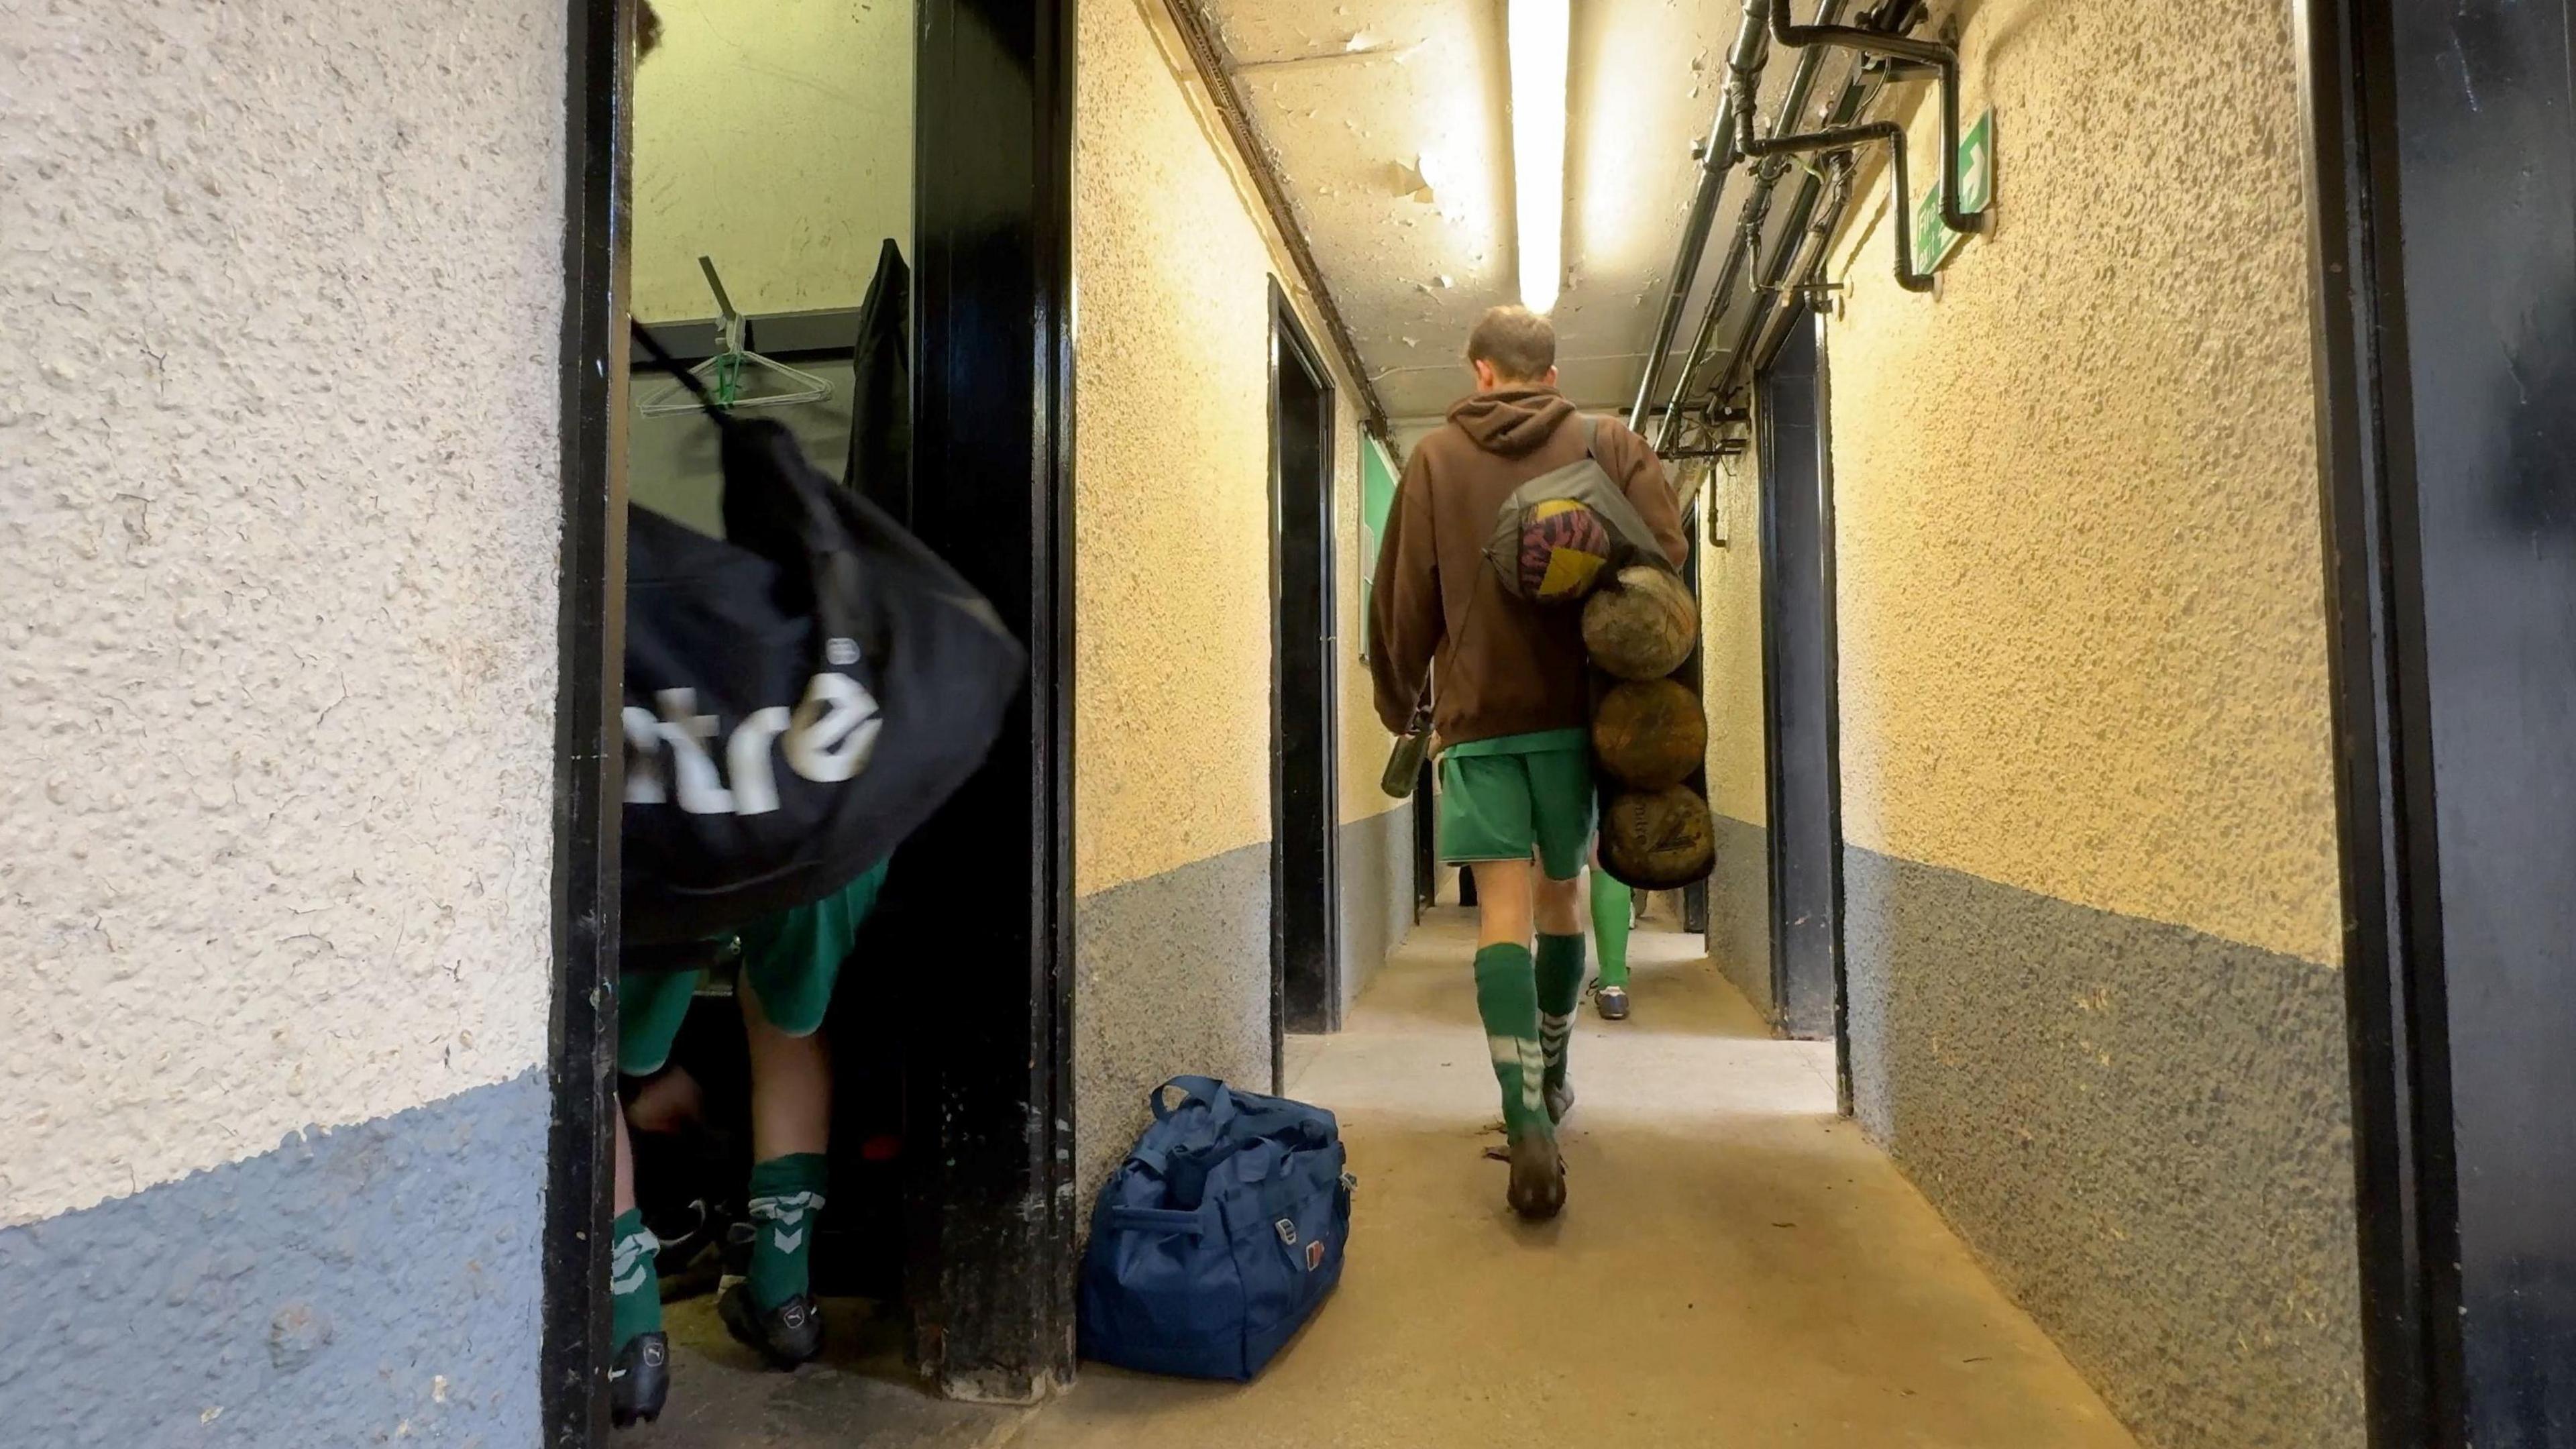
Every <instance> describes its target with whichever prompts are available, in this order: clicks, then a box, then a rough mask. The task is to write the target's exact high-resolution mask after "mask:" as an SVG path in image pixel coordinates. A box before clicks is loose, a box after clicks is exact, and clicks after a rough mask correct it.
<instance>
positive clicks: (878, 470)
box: [841, 237, 912, 518]
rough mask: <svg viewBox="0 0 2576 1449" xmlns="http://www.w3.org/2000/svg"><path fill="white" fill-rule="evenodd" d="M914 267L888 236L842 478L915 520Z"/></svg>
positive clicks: (860, 345)
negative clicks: (913, 439)
mask: <svg viewBox="0 0 2576 1449" xmlns="http://www.w3.org/2000/svg"><path fill="white" fill-rule="evenodd" d="M911 321H912V268H910V267H908V266H906V265H905V264H904V260H903V250H902V248H900V247H897V246H896V245H895V244H894V238H892V237H888V238H886V243H885V247H884V249H883V250H881V251H880V252H878V254H877V274H876V277H875V278H874V279H873V280H871V281H870V282H869V283H868V299H867V301H866V302H865V303H864V304H862V305H861V306H860V308H859V337H858V341H857V343H856V344H855V345H854V346H853V348H852V349H851V353H850V462H849V467H848V469H847V470H846V471H844V472H843V473H842V475H841V481H842V482H844V483H847V484H849V485H850V486H851V487H853V488H856V489H857V490H859V492H860V494H861V495H862V496H864V497H865V498H866V499H867V500H868V501H869V502H870V503H873V504H875V505H876V506H877V507H879V508H882V509H884V510H885V511H886V512H888V513H891V514H893V515H894V516H895V517H897V518H910V517H911V516H912V348H911V344H910V342H909V341H908V338H909V336H910V334H909V331H908V329H909V327H910V325H911Z"/></svg>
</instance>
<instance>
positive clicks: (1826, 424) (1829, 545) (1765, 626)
mask: <svg viewBox="0 0 2576 1449" xmlns="http://www.w3.org/2000/svg"><path fill="white" fill-rule="evenodd" d="M1801 325H1803V326H1805V327H1807V328H1809V329H1810V332H1811V335H1812V336H1813V337H1814V339H1815V348H1816V377H1815V388H1814V391H1815V413H1816V459H1815V467H1816V489H1817V505H1816V507H1817V518H1816V535H1817V555H1818V557H1817V579H1818V585H1819V590H1820V593H1821V595H1822V597H1821V599H1820V600H1819V603H1820V606H1821V608H1822V610H1823V618H1822V619H1821V620H1819V621H1818V628H1819V632H1820V636H1821V645H1822V648H1823V650H1824V655H1825V660H1824V662H1825V672H1826V681H1827V683H1826V693H1827V700H1826V707H1825V709H1824V710H1823V711H1822V718H1821V720H1820V726H1821V728H1822V729H1823V731H1824V739H1823V741H1822V742H1821V743H1822V749H1823V753H1824V761H1825V771H1826V775H1827V784H1826V790H1825V823H1826V828H1827V830H1828V832H1829V833H1830V835H1831V837H1832V847H1833V848H1832V850H1831V851H1830V852H1829V855H1828V859H1827V862H1826V871H1827V877H1828V880H1827V887H1826V889H1827V891H1828V893H1829V895H1830V898H1831V900H1832V902H1833V913H1834V919H1833V925H1832V930H1831V932H1830V933H1829V935H1830V940H1829V945H1830V947H1831V967H1832V982H1833V992H1834V1000H1833V1006H1832V1011H1833V1016H1832V1031H1833V1041H1834V1058H1835V1062H1836V1071H1837V1073H1838V1075H1839V1076H1840V1077H1841V1078H1842V1079H1843V1085H1844V1090H1843V1094H1842V1096H1843V1103H1844V1106H1845V1108H1846V1110H1848V1108H1849V1105H1850V1091H1849V1076H1850V1070H1851V1044H1850V1041H1849V1035H1850V1033H1849V1030H1848V1022H1847V1020H1846V1015H1845V1013H1846V1004H1845V1003H1846V1002H1847V1000H1848V998H1849V996H1850V991H1849V990H1848V985H1847V982H1846V980H1845V975H1846V971H1847V962H1846V959H1845V951H1844V942H1843V805H1842V690H1841V687H1840V684H1839V677H1840V674H1841V670H1842V644H1841V632H1840V628H1839V626H1838V622H1837V616H1838V612H1839V610H1838V605H1837V600H1836V593H1837V590H1836V586H1835V564H1834V554H1835V550H1834V473H1833V448H1832V444H1831V441H1830V439H1831V437H1832V412H1831V409H1832V390H1831V386H1830V382H1829V367H1828V364H1827V352H1826V336H1825V322H1824V318H1823V317H1821V316H1818V315H1815V314H1813V313H1812V312H1811V313H1809V314H1808V316H1807V317H1806V318H1805V319H1804V320H1803V322H1793V323H1792V324H1791V325H1790V326H1789V327H1786V328H1783V329H1781V333H1780V339H1779V341H1777V342H1775V343H1774V344H1773V345H1772V347H1771V350H1770V352H1769V353H1768V354H1767V355H1765V356H1764V357H1762V358H1760V359H1759V360H1758V361H1757V363H1756V365H1755V368H1754V389H1755V398H1756V404H1757V405H1756V407H1755V410H1754V418H1755V433H1756V437H1755V446H1756V447H1757V448H1758V449H1759V457H1760V464H1759V470H1760V472H1759V476H1760V479H1761V517H1760V523H1759V533H1760V549H1761V556H1762V674H1763V689H1762V759H1763V796H1764V809H1765V811H1766V812H1767V813H1768V816H1769V819H1770V826H1769V829H1768V830H1767V831H1766V832H1765V834H1766V836H1767V837H1768V839H1767V845H1768V859H1767V860H1766V865H1767V867H1768V875H1769V879H1768V881H1767V882H1766V888H1765V894H1766V895H1767V897H1768V901H1769V909H1770V915H1771V929H1770V936H1771V1006H1772V1013H1771V1014H1772V1025H1773V1026H1774V1027H1781V1028H1785V1027H1786V1025H1787V1023H1788V1020H1789V993H1790V983H1789V958H1788V950H1789V926H1790V922H1789V920H1788V903H1787V901H1786V900H1785V899H1784V897H1783V895H1782V890H1781V882H1782V879H1783V871H1782V868H1781V851H1782V843H1781V842H1782V830H1781V822H1782V820H1783V818H1784V816H1785V813H1786V812H1785V811H1784V808H1783V805H1782V788H1783V786H1782V775H1783V766H1782V764H1781V758H1782V751H1781V724H1780V707H1781V689H1780V675H1781V670H1782V663H1781V658H1782V654H1781V651H1782V648H1783V644H1782V641H1781V637H1780V619H1779V610H1780V600H1779V597H1778V592H1777V590H1778V583H1777V579H1778V576H1779V570H1778V568H1777V566H1776V561H1777V560H1778V558H1779V556H1780V540H1779V537H1778V531H1777V530H1778V505H1779V492H1778V482H1777V479H1778V473H1777V471H1776V469H1775V468H1774V466H1773V460H1774V457H1775V444H1774V434H1773V431H1772V426H1771V414H1772V409H1771V408H1770V406H1769V405H1768V403H1767V394H1768V392H1769V390H1770V387H1771V383H1770V376H1771V365H1772V363H1773V362H1774V361H1775V360H1777V358H1778V356H1779V354H1780V350H1781V348H1782V347H1785V346H1786V345H1787V343H1788V339H1789V336H1790V334H1791V332H1792V331H1794V329H1795V328H1796V327H1798V326H1801Z"/></svg>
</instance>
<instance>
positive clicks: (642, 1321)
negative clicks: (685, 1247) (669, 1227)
mask: <svg viewBox="0 0 2576 1449" xmlns="http://www.w3.org/2000/svg"><path fill="white" fill-rule="evenodd" d="M660 1251H662V1244H661V1242H660V1241H659V1240H657V1239H656V1238H655V1237H654V1236H653V1232H652V1230H651V1229H650V1228H647V1227H645V1226H644V1213H643V1211H642V1210H641V1209H638V1208H628V1209H627V1210H626V1211H624V1212H622V1213H619V1214H618V1215H617V1221H615V1222H613V1223H611V1224H609V1225H608V1340H609V1350H608V1351H609V1354H610V1355H611V1356H612V1357H614V1356H615V1355H617V1354H621V1353H624V1352H625V1351H626V1345H628V1344H630V1343H633V1342H634V1341H635V1340H637V1339H639V1338H641V1337H643V1336H644V1335H645V1334H648V1333H658V1332H660V1331H661V1328H662V1280H661V1277H660V1276H659V1275H658V1274H657V1273H656V1272H655V1271H654V1268H653V1255H654V1254H656V1253H659V1252H660Z"/></svg>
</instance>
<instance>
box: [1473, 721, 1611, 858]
mask: <svg viewBox="0 0 2576 1449" xmlns="http://www.w3.org/2000/svg"><path fill="white" fill-rule="evenodd" d="M1533 852H1535V853H1536V854H1537V856H1538V859H1539V866H1540V868H1541V869H1543V870H1545V871H1546V872H1547V876H1548V879H1550V880H1572V879H1573V878H1574V877H1575V876H1576V875H1578V874H1580V873H1581V872H1582V870H1583V865H1584V862H1585V861H1586V860H1587V859H1589V858H1590V857H1591V854H1592V742H1591V739H1590V737H1589V735H1588V733H1587V732H1586V731H1584V730H1581V729H1566V730H1543V731H1540V732H1539V733H1536V734H1527V735H1505V736H1503V737H1501V738H1499V739H1491V740H1474V741H1471V742H1469V743H1467V744H1463V745H1456V746H1452V747H1451V748H1450V749H1449V750H1447V751H1445V752H1444V753H1443V754H1442V755H1441V756H1440V859H1441V860H1442V861H1443V862H1445V863H1447V864H1450V865H1465V864H1471V863H1473V862H1475V861H1480V860H1527V859H1529V858H1530V856H1531V854H1532V853H1533Z"/></svg>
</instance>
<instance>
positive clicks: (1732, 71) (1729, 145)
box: [1628, 0, 1788, 428]
mask: <svg viewBox="0 0 2576 1449" xmlns="http://www.w3.org/2000/svg"><path fill="white" fill-rule="evenodd" d="M1781 3H1783V4H1786V3H1788V0H1781ZM1770 11H1771V0H1744V18H1743V19H1742V20H1741V21H1739V22H1738V23H1737V25H1736V28H1735V46H1734V49H1733V50H1731V51H1730V52H1729V53H1728V55H1727V59H1726V69H1727V74H1728V76H1729V77H1731V78H1732V77H1741V76H1746V75H1750V76H1753V77H1755V78H1756V79H1757V80H1758V79H1759V78H1760V76H1761V74H1762V65H1763V62H1764V61H1765V60H1766V59H1767V58H1768V57H1769V55H1770V40H1769V37H1768V35H1767V34H1766V33H1765V31H1764V29H1763V23H1764V21H1765V20H1766V19H1767V18H1768V17H1769V15H1770ZM1750 94H1751V92H1750V90H1749V89H1747V90H1746V91H1745V95H1746V96H1748V97H1749V95H1750ZM1738 104H1739V98H1738V87H1737V85H1736V84H1735V83H1734V81H1733V80H1732V79H1730V81H1729V83H1728V85H1727V88H1726V96H1725V99H1723V100H1721V101H1720V102H1719V103H1718V107H1717V115H1716V117H1715V118H1714V119H1712V120H1711V121H1710V122H1709V128H1708V139H1707V140H1705V141H1703V142H1701V143H1700V147H1699V186H1698V188H1697V189H1696V190H1695V191H1693V192H1692V193H1691V205H1690V215H1689V217H1688V218H1687V219H1686V220H1685V221H1684V222H1683V223H1682V244H1681V250H1680V251H1679V252H1678V253H1676V254H1675V255H1674V257H1673V279H1672V285H1671V286H1670V288H1669V289H1668V290H1667V291H1666V292H1665V294H1664V306H1663V311H1662V313H1661V314H1660V315H1658V316H1657V317H1656V319H1655V337H1654V341H1653V343H1652V344H1651V345H1650V346H1648V347H1647V349H1646V367H1645V375H1644V376H1642V377H1640V378H1638V379H1637V400H1636V401H1635V402H1634V403H1632V404H1630V405H1629V408H1628V426H1629V427H1631V428H1642V427H1644V426H1645V422H1646V403H1647V400H1648V399H1650V398H1652V397H1653V396H1654V395H1655V381H1656V377H1657V375H1658V374H1659V373H1660V372H1661V371H1662V369H1663V361H1664V354H1665V353H1666V352H1668V351H1670V350H1671V349H1672V345H1673V334H1675V333H1677V332H1679V331H1680V330H1681V325H1682V308H1683V307H1684V306H1686V305H1687V304H1688V303H1689V301H1690V290H1691V283H1692V282H1693V281H1695V280H1696V279H1697V278H1698V276H1699V262H1700V258H1701V256H1702V255H1704V254H1705V253H1706V252H1707V251H1708V234H1709V231H1710V229H1711V228H1712V227H1714V226H1715V225H1716V224H1717V204H1718V201H1719V200H1720V198H1721V197H1723V196H1724V194H1725V191H1726V173H1728V172H1729V171H1732V170H1734V169H1735V163H1736V161H1737V159H1738V158H1737V156H1736V154H1735V137H1736V135H1737V133H1738V131H1739V130H1740V127H1738V126H1737V124H1736V107H1737V105H1738ZM1741 104H1744V105H1747V106H1750V105H1751V104H1752V102H1751V101H1750V100H1749V99H1745V100H1743V101H1741Z"/></svg>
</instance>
